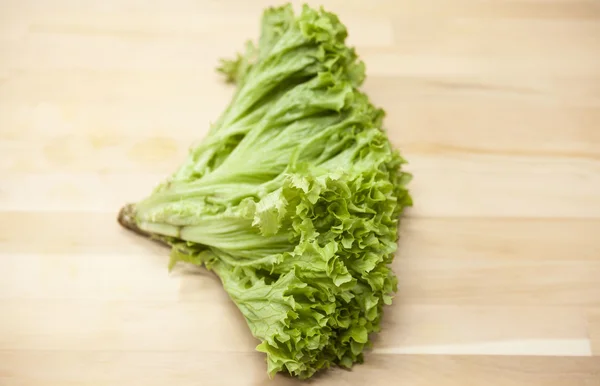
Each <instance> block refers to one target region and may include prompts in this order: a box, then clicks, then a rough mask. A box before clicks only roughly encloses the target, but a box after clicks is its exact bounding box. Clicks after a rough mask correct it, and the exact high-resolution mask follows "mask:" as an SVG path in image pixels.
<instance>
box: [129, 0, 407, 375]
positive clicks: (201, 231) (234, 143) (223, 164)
mask: <svg viewBox="0 0 600 386" xmlns="http://www.w3.org/2000/svg"><path fill="white" fill-rule="evenodd" d="M346 36H347V30H346V28H345V27H344V25H343V24H342V23H341V22H340V21H339V19H338V18H337V16H336V15H334V14H332V13H328V12H326V11H324V10H322V9H320V10H315V9H311V8H309V7H308V6H304V8H303V9H302V11H301V13H300V14H299V15H297V16H296V15H295V14H294V12H293V10H292V8H291V7H290V6H289V5H288V6H283V7H279V8H270V9H267V10H266V11H265V13H264V15H263V19H262V28H261V36H260V39H259V42H258V44H257V45H256V46H255V45H253V44H252V43H248V44H247V47H246V49H245V51H244V52H243V53H242V54H238V55H237V57H236V58H235V59H233V60H223V61H222V63H221V67H220V68H219V71H220V72H222V73H223V74H224V75H225V76H226V79H227V80H228V81H229V82H232V83H235V84H236V92H235V95H234V96H233V98H232V101H231V103H230V104H229V106H228V107H227V108H226V109H225V111H224V112H223V113H222V115H221V116H220V117H219V119H218V120H217V121H216V122H215V123H214V124H213V125H212V126H211V128H210V131H209V133H208V135H207V136H206V137H205V138H204V140H203V141H202V142H200V143H199V144H197V145H195V146H194V147H193V148H192V149H191V150H190V153H189V155H188V157H187V159H186V160H185V162H184V163H183V164H182V165H181V166H180V167H179V169H178V170H177V171H175V172H174V173H173V174H172V175H171V176H170V177H169V178H168V179H166V180H165V181H164V182H162V183H161V184H160V185H159V186H157V187H156V189H155V190H154V191H153V192H151V194H150V195H149V196H148V197H146V198H145V199H143V200H141V201H140V202H138V203H136V204H130V205H128V206H126V207H124V208H123V209H122V211H121V215H120V221H121V223H122V224H123V225H125V226H127V227H129V228H131V229H135V230H137V231H138V232H140V233H143V234H145V235H150V236H151V237H153V238H157V239H159V240H161V241H163V242H165V243H167V244H169V245H170V246H171V267H172V266H173V265H174V264H176V263H177V262H187V263H192V264H196V265H202V266H204V267H206V268H208V269H210V270H213V271H214V272H215V273H216V274H217V275H218V276H219V278H220V279H221V281H222V283H223V287H224V288H225V290H226V291H227V293H228V294H229V296H230V297H231V299H232V300H233V301H234V302H235V304H236V305H237V307H238V308H239V310H240V311H241V313H242V314H243V316H244V317H245V319H246V321H247V322H248V326H249V327H250V330H251V332H252V334H253V335H254V336H255V337H256V338H258V339H259V340H260V342H261V343H260V344H259V345H258V347H257V350H258V351H261V352H264V353H266V358H267V364H268V373H269V374H270V375H273V374H275V373H277V372H280V371H283V372H287V373H289V374H292V375H294V376H298V377H301V378H308V377H310V376H312V375H313V374H314V373H315V372H316V371H318V370H320V369H324V368H327V367H329V366H331V365H340V366H343V367H351V366H352V365H353V363H355V362H361V361H362V359H363V357H362V353H363V350H364V349H365V348H366V347H367V346H368V344H369V335H370V334H371V333H373V332H377V331H379V325H380V320H381V316H382V312H383V307H384V305H386V304H390V303H391V299H392V296H393V294H394V293H395V291H396V283H397V281H396V277H395V275H394V274H393V272H392V271H391V269H390V267H389V266H390V263H391V262H392V259H393V257H394V253H395V251H396V247H397V239H398V225H399V218H400V215H401V214H402V211H403V209H404V208H405V207H407V206H410V205H411V198H410V195H409V193H408V191H407V188H406V185H407V183H408V182H409V180H410V175H409V174H408V173H406V172H404V171H402V165H403V164H404V163H405V160H404V159H403V158H402V157H401V156H400V155H399V154H398V152H397V151H395V150H394V149H393V148H392V146H391V145H390V142H389V140H388V138H387V136H386V134H385V132H384V131H383V130H382V122H383V118H384V112H383V110H381V109H379V108H376V107H375V106H373V104H371V102H370V101H369V98H368V97H367V95H365V94H364V93H362V92H361V91H359V89H358V88H359V86H360V85H361V84H362V82H363V80H364V78H365V68H364V64H363V63H362V62H361V61H360V60H359V59H358V57H357V55H356V53H355V51H354V49H353V48H350V47H348V46H347V45H346V44H345V39H346Z"/></svg>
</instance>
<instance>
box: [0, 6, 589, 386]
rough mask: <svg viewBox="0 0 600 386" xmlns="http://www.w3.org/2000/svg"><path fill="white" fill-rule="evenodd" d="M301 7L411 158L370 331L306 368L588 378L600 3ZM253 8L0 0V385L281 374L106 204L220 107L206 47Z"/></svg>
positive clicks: (579, 385) (379, 375)
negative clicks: (350, 65) (333, 363)
mask: <svg viewBox="0 0 600 386" xmlns="http://www.w3.org/2000/svg"><path fill="white" fill-rule="evenodd" d="M310 3H311V4H313V5H318V3H323V5H325V7H326V8H327V9H329V10H332V11H334V12H336V13H338V14H339V15H340V17H341V19H342V20H343V21H344V22H345V23H346V24H347V25H348V28H349V31H350V37H349V42H350V43H351V44H353V45H355V46H356V47H357V51H358V53H359V55H360V56H361V57H362V58H363V59H364V61H365V62H366V65H367V72H368V79H367V82H366V84H365V86H364V89H365V91H366V92H368V93H369V95H370V96H372V98H373V100H374V101H375V102H376V103H377V104H378V105H380V106H382V107H383V108H385V109H386V111H387V118H386V121H385V122H386V129H387V130H388V133H389V136H390V138H391V140H392V141H393V143H394V144H395V146H397V147H398V148H399V149H400V150H401V151H402V153H403V154H404V155H405V157H406V158H407V159H408V160H409V161H410V164H409V168H410V170H411V171H412V172H413V174H414V176H415V179H414V181H413V183H412V186H411V189H412V191H413V196H414V198H415V206H414V208H412V209H411V210H410V211H409V213H408V214H407V217H406V218H405V219H404V220H403V223H402V227H401V242H400V248H399V252H398V256H397V258H396V260H395V262H394V265H393V268H394V270H395V272H396V273H397V275H398V277H399V282H400V284H399V292H398V295H397V296H396V298H395V302H394V304H393V305H392V306H391V307H388V308H387V309H386V312H385V316H384V321H383V330H382V332H381V333H380V334H379V335H378V336H376V337H375V341H374V343H375V344H374V348H373V350H372V351H371V352H370V353H368V354H367V358H366V363H365V364H363V365H360V366H356V367H355V368H354V369H353V370H352V371H351V372H348V371H342V370H338V369H335V370H333V371H330V372H327V373H326V374H324V375H322V376H319V377H317V378H316V379H315V380H314V381H313V383H314V384H316V385H362V384H365V383H369V384H372V385H374V386H375V385H388V384H390V383H392V384H399V385H417V386H420V385H436V386H440V385H441V386H444V385H457V386H458V385H460V386H470V385H482V384H485V385H503V386H504V385H511V386H512V385H527V386H530V385H542V386H564V385H569V386H596V385H600V356H599V355H600V280H598V278H599V277H600V241H599V240H598V239H597V235H599V234H600V130H598V128H599V127H600V86H599V85H600V3H599V2H598V1H596V0H551V1H537V0H510V1H474V0H448V1H444V2H440V1H434V0H401V1H394V0H371V1H358V0H350V1H348V0H344V1H342V0H327V1H322V2H310ZM273 4H276V3H275V2H273V1H270V0H256V1H252V2H249V1H244V0H224V1H189V0H178V1H173V0H156V1H152V2H139V1H134V0H126V1H118V2H117V1H95V0H86V1H75V0H56V1H52V2H43V1H39V0H22V1H12V0H8V1H4V2H0V384H1V385H3V386H4V385H8V386H17V385H19V386H24V385H25V386H30V385H31V386H33V385H41V384H43V385H61V386H62V385H124V384H132V383H133V384H144V385H164V384H177V385H188V384H190V385H192V384H194V385H195V384H199V383H202V384H207V385H236V386H237V385H271V384H275V385H296V384H298V385H299V384H300V383H299V382H296V381H294V380H291V379H289V378H286V377H281V376H277V377H276V378H275V380H272V381H270V380H268V378H267V376H266V369H265V363H264V357H263V356H262V355H261V354H259V353H256V352H255V351H254V347H255V345H256V344H257V342H256V341H255V339H254V338H252V336H251V335H250V334H249V331H248V329H247V326H246V325H245V322H244V321H243V318H242V317H241V315H240V314H239V312H238V311H237V310H236V308H235V306H234V305H233V304H232V303H231V302H230V301H229V299H228V297H227V295H226V293H225V292H224V291H223V290H222V288H221V285H220V283H219V280H218V279H217V278H216V277H215V276H214V275H212V274H210V273H208V272H206V271H204V270H202V269H196V268H192V267H184V266H181V267H178V268H177V269H176V270H175V271H174V272H173V273H171V274H169V273H168V272H167V269H166V263H167V251H166V249H165V248H163V247H161V246H159V245H154V244H152V243H149V242H148V241H146V240H142V239H140V238H138V237H135V236H134V235H132V234H129V233H127V232H126V231H124V230H122V229H121V228H120V227H119V226H118V225H117V223H116V214H117V212H118V209H119V207H120V206H121V205H123V204H124V203H127V202H131V201H135V200H138V199H140V198H141V197H143V196H145V195H146V194H148V192H149V191H150V189H152V187H154V186H155V185H156V184H157V183H158V182H159V181H161V180H162V179H163V178H164V177H165V176H166V175H168V174H169V172H171V171H172V170H173V169H174V168H175V167H176V166H177V165H178V164H179V163H180V162H181V160H182V159H183V158H184V157H185V155H186V152H187V149H188V148H189V146H190V145H191V144H192V143H193V142H194V141H197V140H200V139H202V137H203V136H204V135H205V134H206V132H207V129H208V126H209V123H210V122H211V121H214V120H215V119H216V118H217V117H218V115H219V113H220V112H221V111H222V110H223V109H224V107H225V106H226V104H227V103H228V101H229V99H230V97H231V95H232V92H233V89H232V88H231V87H230V86H227V85H225V84H224V83H223V82H222V79H221V78H220V77H219V76H218V75H217V74H216V73H215V71H214V68H215V65H216V64H217V63H218V59H219V58H221V57H231V56H232V55H234V53H235V52H236V51H237V50H238V49H239V48H241V47H242V46H243V43H244V41H245V40H247V39H248V38H253V37H254V38H255V37H256V36H257V33H258V22H259V16H260V13H261V11H262V9H263V8H264V7H266V6H268V5H273ZM294 4H295V6H299V5H300V2H299V1H294ZM232 365H233V366H234V367H232Z"/></svg>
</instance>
